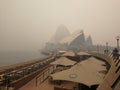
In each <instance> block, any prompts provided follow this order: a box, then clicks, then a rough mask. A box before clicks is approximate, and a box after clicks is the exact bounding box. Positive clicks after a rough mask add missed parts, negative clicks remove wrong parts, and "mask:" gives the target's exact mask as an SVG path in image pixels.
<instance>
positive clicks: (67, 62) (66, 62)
mask: <svg viewBox="0 0 120 90" xmlns="http://www.w3.org/2000/svg"><path fill="white" fill-rule="evenodd" d="M75 63H76V62H75V61H72V60H70V59H68V58H66V57H61V58H59V59H57V60H56V61H54V62H52V63H50V64H56V65H63V66H70V65H74V64H75Z"/></svg>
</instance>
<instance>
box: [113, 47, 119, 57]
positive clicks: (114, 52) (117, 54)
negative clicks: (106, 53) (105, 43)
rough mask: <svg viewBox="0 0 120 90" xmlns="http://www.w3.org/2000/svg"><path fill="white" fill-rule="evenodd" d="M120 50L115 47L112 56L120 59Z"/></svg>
mask: <svg viewBox="0 0 120 90" xmlns="http://www.w3.org/2000/svg"><path fill="white" fill-rule="evenodd" d="M118 52H119V51H118V50H117V48H115V49H114V50H113V52H112V58H113V59H118V58H119V53H118Z"/></svg>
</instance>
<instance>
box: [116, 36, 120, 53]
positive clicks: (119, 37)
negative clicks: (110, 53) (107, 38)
mask: <svg viewBox="0 0 120 90" xmlns="http://www.w3.org/2000/svg"><path fill="white" fill-rule="evenodd" d="M119 39H120V36H116V40H117V49H118V51H119Z"/></svg>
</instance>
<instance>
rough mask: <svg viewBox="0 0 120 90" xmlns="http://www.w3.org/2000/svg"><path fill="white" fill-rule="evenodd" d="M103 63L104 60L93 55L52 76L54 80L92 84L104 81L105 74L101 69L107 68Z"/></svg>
mask: <svg viewBox="0 0 120 90" xmlns="http://www.w3.org/2000/svg"><path fill="white" fill-rule="evenodd" d="M102 64H104V62H103V61H100V60H98V59H96V58H94V57H91V58H89V59H87V60H85V61H82V62H81V63H78V64H76V65H74V66H73V67H72V68H70V69H68V70H64V71H61V72H57V73H55V74H52V75H51V76H52V78H53V80H66V81H73V82H77V83H82V84H85V85H87V86H92V85H96V84H100V83H101V82H103V78H104V76H105V75H104V74H103V73H99V71H102V70H106V68H105V66H103V65H102Z"/></svg>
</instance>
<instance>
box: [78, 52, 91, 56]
mask: <svg viewBox="0 0 120 90" xmlns="http://www.w3.org/2000/svg"><path fill="white" fill-rule="evenodd" d="M77 55H80V56H81V55H87V56H90V55H91V54H89V53H87V52H78V53H77Z"/></svg>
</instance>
